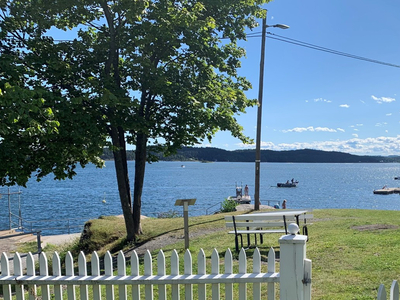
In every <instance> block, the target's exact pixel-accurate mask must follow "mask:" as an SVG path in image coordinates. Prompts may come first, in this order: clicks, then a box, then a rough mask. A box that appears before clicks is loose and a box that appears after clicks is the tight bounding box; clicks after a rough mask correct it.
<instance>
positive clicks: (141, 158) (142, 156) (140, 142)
mask: <svg viewBox="0 0 400 300" xmlns="http://www.w3.org/2000/svg"><path fill="white" fill-rule="evenodd" d="M146 144H147V137H146V135H145V134H138V135H137V141H136V151H135V183H134V184H135V187H134V190H133V222H134V224H135V225H134V228H135V234H141V233H142V228H141V225H140V215H141V207H142V192H143V182H144V173H145V168H146V157H147V152H146Z"/></svg>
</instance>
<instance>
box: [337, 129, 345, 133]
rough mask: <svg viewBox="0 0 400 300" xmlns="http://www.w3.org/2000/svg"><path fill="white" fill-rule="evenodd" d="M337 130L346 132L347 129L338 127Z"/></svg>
mask: <svg viewBox="0 0 400 300" xmlns="http://www.w3.org/2000/svg"><path fill="white" fill-rule="evenodd" d="M337 131H341V132H345V130H344V129H342V128H338V129H337Z"/></svg>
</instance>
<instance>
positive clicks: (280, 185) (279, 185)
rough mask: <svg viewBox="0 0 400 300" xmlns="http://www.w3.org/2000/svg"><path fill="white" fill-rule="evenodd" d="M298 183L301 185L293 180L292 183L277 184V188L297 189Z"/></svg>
mask: <svg viewBox="0 0 400 300" xmlns="http://www.w3.org/2000/svg"><path fill="white" fill-rule="evenodd" d="M298 183H299V181H298V180H294V179H292V180H291V181H289V180H288V181H286V182H285V183H277V184H276V186H277V187H288V188H291V187H296V186H297V184H298Z"/></svg>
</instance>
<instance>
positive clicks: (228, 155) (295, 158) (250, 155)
mask: <svg viewBox="0 0 400 300" xmlns="http://www.w3.org/2000/svg"><path fill="white" fill-rule="evenodd" d="M127 155H128V157H129V159H130V160H131V159H134V157H135V153H134V151H128V153H127ZM158 156H159V159H160V160H166V161H188V160H198V161H231V162H254V161H255V150H254V149H252V150H234V151H228V150H223V149H218V148H190V147H185V148H182V149H181V150H179V151H178V153H177V154H176V155H173V156H169V157H164V156H162V155H158ZM102 158H103V159H113V156H112V152H111V151H110V150H108V149H107V150H105V151H104V155H103V156H102ZM261 162H298V163H300V162H302V163H318V162H319V163H359V162H361V163H379V162H400V156H359V155H352V154H348V153H343V152H334V151H320V150H311V149H304V150H291V151H272V150H261Z"/></svg>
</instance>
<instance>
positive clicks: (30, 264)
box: [26, 252, 57, 300]
mask: <svg viewBox="0 0 400 300" xmlns="http://www.w3.org/2000/svg"><path fill="white" fill-rule="evenodd" d="M26 275H28V276H35V275H36V272H35V259H34V257H33V255H32V253H31V252H29V253H28V255H27V257H26ZM28 295H29V300H36V299H37V298H36V297H37V289H36V284H30V285H28ZM56 300H57V299H56Z"/></svg>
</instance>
